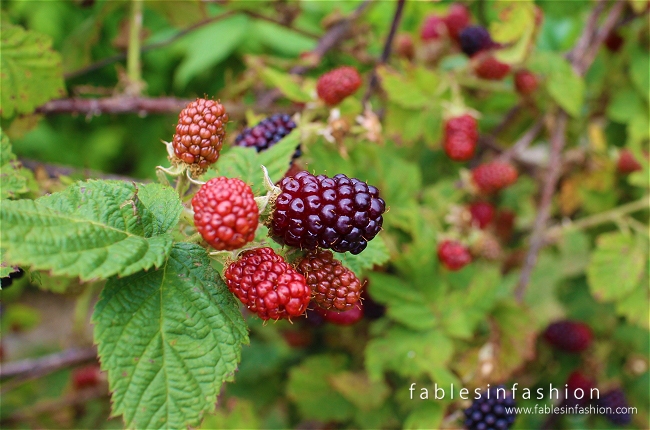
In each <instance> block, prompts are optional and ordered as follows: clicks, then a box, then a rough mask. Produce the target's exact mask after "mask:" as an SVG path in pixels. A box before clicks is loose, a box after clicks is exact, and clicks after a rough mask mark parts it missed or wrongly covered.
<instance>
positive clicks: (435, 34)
mask: <svg viewBox="0 0 650 430" xmlns="http://www.w3.org/2000/svg"><path fill="white" fill-rule="evenodd" d="M446 32H447V27H446V25H445V19H444V18H443V17H441V16H439V15H429V16H427V17H426V19H425V20H424V23H422V28H421V29H420V38H421V39H422V40H424V41H429V40H437V39H439V38H440V36H442V35H443V34H445V33H446Z"/></svg>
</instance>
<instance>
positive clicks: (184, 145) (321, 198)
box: [173, 67, 386, 320]
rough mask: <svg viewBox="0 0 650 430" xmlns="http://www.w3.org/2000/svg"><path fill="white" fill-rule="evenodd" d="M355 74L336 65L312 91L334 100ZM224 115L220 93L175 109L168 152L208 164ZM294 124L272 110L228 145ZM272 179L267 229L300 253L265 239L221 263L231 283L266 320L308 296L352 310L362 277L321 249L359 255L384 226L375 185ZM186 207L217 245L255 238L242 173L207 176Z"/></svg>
mask: <svg viewBox="0 0 650 430" xmlns="http://www.w3.org/2000/svg"><path fill="white" fill-rule="evenodd" d="M360 83H361V79H360V77H359V75H358V73H357V71H356V69H354V68H351V67H342V68H339V69H336V70H333V71H332V72H330V73H327V74H325V75H323V76H322V77H321V80H319V96H320V97H321V98H322V99H323V100H324V101H325V102H326V103H327V104H330V105H333V104H336V103H339V102H340V101H341V100H342V99H343V98H345V97H347V96H348V95H350V94H351V93H353V92H354V91H355V90H356V89H357V88H358V87H359V85H360ZM226 121H227V114H226V113H225V109H224V108H223V106H222V105H221V104H219V103H218V102H215V101H212V100H205V99H197V100H196V101H194V102H192V103H190V104H189V105H188V106H187V107H186V108H185V109H183V111H181V113H180V115H179V123H178V126H177V127H176V134H175V135H174V140H173V148H174V155H175V156H176V157H177V158H178V160H180V161H181V162H184V163H186V164H189V165H190V167H195V168H196V171H201V170H202V169H204V168H205V167H206V166H207V165H209V164H211V163H214V162H215V161H216V160H217V159H218V157H219V151H220V149H221V146H222V143H223V137H224V132H223V127H224V125H225V122H226ZM295 127H296V124H295V123H294V122H293V121H292V120H291V118H290V117H289V116H288V115H274V116H272V117H269V118H267V119H265V120H263V121H261V122H260V123H259V124H257V125H255V126H254V127H252V128H250V129H246V130H244V131H243V132H242V133H241V134H240V135H239V136H238V137H237V139H236V141H235V144H237V145H241V146H247V147H255V148H256V149H257V151H263V150H265V149H268V148H269V147H270V146H272V145H274V144H275V143H277V142H278V141H279V140H280V139H282V138H283V137H284V136H286V135H287V134H289V133H290V132H291V130H293V129H294V128H295ZM278 186H279V194H278V195H277V197H276V198H275V199H274V200H273V201H272V202H271V205H272V206H271V211H270V212H271V213H270V217H269V220H268V225H269V227H270V235H271V237H272V238H274V239H275V240H276V241H278V242H279V243H282V244H285V245H289V246H292V247H296V248H299V249H301V250H304V251H307V253H306V255H305V256H304V257H303V258H302V259H299V260H298V261H297V262H296V264H295V266H292V265H291V264H289V263H288V262H287V261H286V260H285V259H284V258H283V257H282V256H280V255H278V254H276V253H275V251H273V249H272V248H268V247H266V248H256V249H251V250H247V251H245V252H243V253H242V254H241V255H240V257H239V259H238V260H237V261H235V262H233V263H231V264H229V265H228V266H227V268H226V270H225V273H224V277H225V280H226V284H227V285H228V288H229V289H230V290H231V291H232V292H233V294H235V296H237V298H238V299H239V300H240V301H241V302H242V303H243V304H244V305H246V306H247V308H248V309H249V310H250V311H251V312H253V313H256V314H257V315H258V316H259V317H260V318H262V319H264V320H268V319H276V320H277V319H282V318H291V317H295V316H299V315H302V314H304V313H305V311H306V310H307V307H308V305H309V302H310V301H311V300H313V302H314V304H315V305H317V306H318V307H320V308H322V309H323V311H324V312H326V313H336V312H344V311H347V312H357V313H359V312H360V311H361V309H362V308H361V306H360V294H361V287H362V284H361V282H360V281H359V279H357V277H356V276H355V275H354V273H353V272H352V271H350V270H349V269H347V268H346V267H344V266H343V265H342V264H341V263H340V262H339V261H337V260H335V259H334V256H333V254H332V252H330V251H327V250H328V249H331V250H333V251H336V252H350V253H352V254H358V253H360V252H361V251H363V250H364V249H365V248H366V246H367V245H368V242H369V241H370V240H372V239H373V238H374V237H375V236H376V235H377V233H379V231H380V230H381V227H382V223H383V217H382V215H383V213H384V211H385V210H386V204H385V202H384V200H383V199H382V198H381V197H380V196H379V190H378V189H377V188H376V187H373V186H372V185H368V184H366V183H365V182H362V181H360V180H358V179H356V178H348V177H347V176H346V175H344V174H338V175H336V176H334V177H332V178H329V177H327V176H325V175H319V176H314V175H312V174H310V173H309V172H307V171H298V172H297V173H295V174H291V175H288V176H286V177H285V178H284V179H283V180H282V181H281V182H280V183H279V184H278ZM192 209H193V211H194V224H195V227H196V229H197V231H198V233H199V234H200V235H201V236H202V237H203V239H204V240H205V241H206V242H207V243H208V244H209V245H210V246H211V247H213V248H214V249H216V250H219V251H234V250H238V249H241V248H242V247H244V246H245V245H246V244H248V243H250V242H252V241H253V240H254V238H255V232H256V231H257V227H258V225H259V218H260V211H259V209H258V205H257V202H256V200H255V195H254V193H253V191H252V189H251V187H250V186H249V185H247V184H246V183H245V182H243V181H242V180H240V179H236V178H226V177H217V178H213V179H210V180H209V181H208V182H206V183H205V184H203V185H202V186H201V188H200V189H199V190H198V192H197V193H196V194H195V195H194V197H193V198H192ZM355 309H357V310H356V311H355ZM330 318H335V317H333V316H331V317H330ZM343 318H344V319H345V318H348V319H349V316H346V317H343Z"/></svg>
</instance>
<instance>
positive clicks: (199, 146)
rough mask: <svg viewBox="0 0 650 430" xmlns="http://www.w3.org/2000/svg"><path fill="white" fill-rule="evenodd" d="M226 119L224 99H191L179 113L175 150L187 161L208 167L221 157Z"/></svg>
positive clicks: (201, 167) (177, 154)
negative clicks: (222, 100)
mask: <svg viewBox="0 0 650 430" xmlns="http://www.w3.org/2000/svg"><path fill="white" fill-rule="evenodd" d="M227 122H228V114H227V113H226V109H225V108H224V107H223V105H222V104H221V103H219V102H216V101H214V100H206V99H196V100H195V101H193V102H191V103H190V104H188V105H187V107H186V108H185V109H183V110H182V111H181V113H180V114H178V124H177V125H176V134H174V140H173V141H172V144H173V147H174V154H175V155H176V157H178V158H179V159H180V160H182V161H183V162H185V163H187V164H191V165H195V166H198V168H200V169H206V168H207V167H208V166H209V165H210V164H213V163H214V162H216V161H217V159H218V158H219V151H221V146H222V145H223V139H224V137H225V135H226V123H227Z"/></svg>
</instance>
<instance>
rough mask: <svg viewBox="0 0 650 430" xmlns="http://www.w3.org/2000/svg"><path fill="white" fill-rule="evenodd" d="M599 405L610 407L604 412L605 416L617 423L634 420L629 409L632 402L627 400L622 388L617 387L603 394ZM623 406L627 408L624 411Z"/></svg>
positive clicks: (623, 423) (627, 422)
mask: <svg viewBox="0 0 650 430" xmlns="http://www.w3.org/2000/svg"><path fill="white" fill-rule="evenodd" d="M598 405H599V406H602V407H604V408H609V411H608V412H605V414H604V415H605V418H607V419H608V420H609V421H610V422H612V423H614V424H616V425H619V426H623V425H626V424H629V423H630V421H632V416H631V415H630V413H629V412H628V411H627V409H628V408H629V407H630V404H629V403H628V402H627V399H626V398H625V394H624V393H623V390H621V389H620V388H616V389H614V390H611V391H608V392H607V393H605V394H603V396H602V397H601V398H600V400H599V401H598ZM619 408H621V409H619ZM622 408H625V412H623V410H622Z"/></svg>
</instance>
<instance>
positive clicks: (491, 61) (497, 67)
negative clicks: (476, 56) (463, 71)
mask: <svg viewBox="0 0 650 430" xmlns="http://www.w3.org/2000/svg"><path fill="white" fill-rule="evenodd" d="M474 73H476V76H478V77H479V78H483V79H487V80H490V81H500V80H502V79H503V78H505V77H506V75H507V74H508V73H510V65H509V64H506V63H502V62H501V61H499V60H497V59H496V58H494V57H493V56H491V55H489V56H486V57H483V58H482V59H480V60H479V62H478V63H477V64H476V65H475V66H474Z"/></svg>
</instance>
